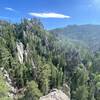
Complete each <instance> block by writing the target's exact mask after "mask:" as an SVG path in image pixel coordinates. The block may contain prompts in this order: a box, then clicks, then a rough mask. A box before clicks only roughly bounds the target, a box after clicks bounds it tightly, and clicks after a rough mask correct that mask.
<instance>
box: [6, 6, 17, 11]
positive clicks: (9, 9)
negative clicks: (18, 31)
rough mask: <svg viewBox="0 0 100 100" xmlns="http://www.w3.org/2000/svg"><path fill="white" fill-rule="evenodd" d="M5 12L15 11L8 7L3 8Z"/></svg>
mask: <svg viewBox="0 0 100 100" xmlns="http://www.w3.org/2000/svg"><path fill="white" fill-rule="evenodd" d="M5 10H8V11H15V9H13V8H9V7H5Z"/></svg>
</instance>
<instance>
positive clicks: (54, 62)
mask: <svg viewBox="0 0 100 100" xmlns="http://www.w3.org/2000/svg"><path fill="white" fill-rule="evenodd" d="M1 26H2V28H0V32H1V33H0V67H3V68H4V69H6V70H7V72H8V74H9V75H10V78H11V80H12V82H13V83H12V85H13V86H14V87H16V88H17V89H18V91H20V92H21V93H17V94H16V95H19V94H20V95H21V96H23V98H22V100H38V99H39V98H40V96H42V95H45V94H47V93H48V92H49V91H50V90H51V89H53V88H58V89H61V88H62V86H63V84H66V83H67V84H68V85H69V86H70V90H71V99H72V100H99V98H100V73H99V71H100V70H99V69H100V68H99V66H100V54H99V52H96V53H92V52H91V51H90V50H89V49H87V47H86V46H84V45H83V44H81V43H77V42H76V41H72V40H70V39H65V38H63V39H61V38H58V37H56V35H55V34H52V33H49V32H47V31H46V30H44V28H43V25H42V23H41V22H40V20H38V19H31V20H27V19H23V20H22V22H21V23H18V24H11V23H5V22H4V24H1ZM72 28H73V29H74V26H73V27H72ZM69 29H71V28H70V27H69ZM69 29H68V30H69ZM70 31H72V32H73V30H70ZM70 31H69V33H70ZM72 32H71V33H72ZM73 34H74V33H73ZM75 34H76V33H75ZM17 43H21V44H23V48H21V49H23V51H22V52H21V53H22V56H23V58H24V59H23V63H21V62H20V60H19V59H18V58H19V57H18V53H19V51H18V50H17ZM0 84H1V85H0V92H1V93H3V95H5V93H7V92H8V87H6V86H5V85H4V84H5V83H4V80H3V79H2V77H0ZM24 90H25V92H24ZM0 100H3V98H0ZM4 100H6V96H5V98H4ZM7 100H9V99H8V98H7Z"/></svg>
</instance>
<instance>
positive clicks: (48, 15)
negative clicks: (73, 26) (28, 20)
mask: <svg viewBox="0 0 100 100" xmlns="http://www.w3.org/2000/svg"><path fill="white" fill-rule="evenodd" d="M29 15H31V16H34V17H40V18H71V17H70V16H67V15H63V14H59V13H34V12H30V13H29Z"/></svg>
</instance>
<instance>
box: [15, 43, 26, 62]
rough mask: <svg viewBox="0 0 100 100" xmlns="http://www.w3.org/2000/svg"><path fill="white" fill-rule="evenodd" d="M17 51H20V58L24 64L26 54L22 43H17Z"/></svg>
mask: <svg viewBox="0 0 100 100" xmlns="http://www.w3.org/2000/svg"><path fill="white" fill-rule="evenodd" d="M17 51H18V58H19V61H20V63H21V64H22V63H23V54H24V47H23V44H22V43H21V42H19V43H17Z"/></svg>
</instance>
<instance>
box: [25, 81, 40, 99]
mask: <svg viewBox="0 0 100 100" xmlns="http://www.w3.org/2000/svg"><path fill="white" fill-rule="evenodd" d="M41 96H42V93H41V91H40V90H39V89H38V85H37V83H36V82H35V81H31V82H29V83H28V84H27V86H26V91H25V97H24V100H39V98H40V97H41Z"/></svg>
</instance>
